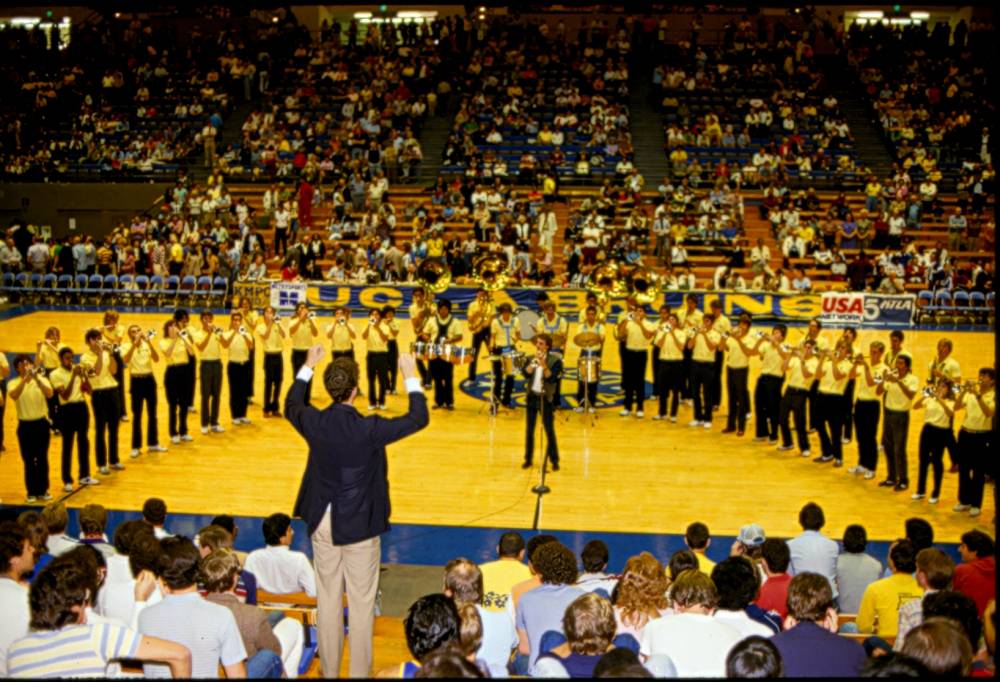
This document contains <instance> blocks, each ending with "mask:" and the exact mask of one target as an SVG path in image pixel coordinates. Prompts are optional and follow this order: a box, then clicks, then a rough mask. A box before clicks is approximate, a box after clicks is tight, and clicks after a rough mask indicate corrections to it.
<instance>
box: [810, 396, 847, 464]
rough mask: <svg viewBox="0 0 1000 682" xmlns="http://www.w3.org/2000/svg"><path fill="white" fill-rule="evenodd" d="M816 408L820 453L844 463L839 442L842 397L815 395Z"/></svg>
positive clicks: (842, 421) (840, 435)
mask: <svg viewBox="0 0 1000 682" xmlns="http://www.w3.org/2000/svg"><path fill="white" fill-rule="evenodd" d="M816 407H817V410H818V411H819V421H818V422H816V428H817V430H818V431H819V447H820V451H821V452H822V453H823V456H824V457H833V458H834V459H835V460H837V461H838V462H842V461H844V444H843V443H842V442H841V438H843V432H844V412H843V407H844V396H843V395H841V394H839V393H817V394H816Z"/></svg>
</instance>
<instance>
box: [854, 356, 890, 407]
mask: <svg viewBox="0 0 1000 682" xmlns="http://www.w3.org/2000/svg"><path fill="white" fill-rule="evenodd" d="M888 372H889V368H888V367H886V366H885V363H884V362H880V363H878V364H877V365H872V366H871V374H872V380H874V379H875V377H876V376H882V377H884V376H885V375H886V374H887V373H888ZM854 388H855V391H854V395H855V397H856V398H857V399H858V400H861V401H866V400H879V396H878V394H877V393H875V389H876V388H878V384H875V385H874V386H869V385H868V381H867V380H866V379H865V370H864V368H862V367H859V368H858V378H857V379H856V380H855V382H854Z"/></svg>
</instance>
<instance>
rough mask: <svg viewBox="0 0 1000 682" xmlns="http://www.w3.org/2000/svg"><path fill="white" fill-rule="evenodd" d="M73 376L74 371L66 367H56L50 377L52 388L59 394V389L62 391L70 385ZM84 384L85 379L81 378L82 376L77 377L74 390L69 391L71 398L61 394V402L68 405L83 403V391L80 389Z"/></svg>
mask: <svg viewBox="0 0 1000 682" xmlns="http://www.w3.org/2000/svg"><path fill="white" fill-rule="evenodd" d="M72 378H73V373H72V372H70V371H69V370H68V369H66V368H65V367H60V368H59V369H54V370H52V371H51V372H50V373H49V379H50V380H51V381H52V388H53V389H54V390H55V391H56V394H57V395H59V391H62V390H63V389H65V388H66V387H67V386H69V383H70V380H71V379H72ZM82 385H83V381H81V380H80V377H77V378H76V381H74V382H73V390H71V391H70V392H69V398H68V399H63V397H62V395H59V404H60V405H66V404H68V403H82V402H83V391H82V390H81V389H80V387H81V386H82Z"/></svg>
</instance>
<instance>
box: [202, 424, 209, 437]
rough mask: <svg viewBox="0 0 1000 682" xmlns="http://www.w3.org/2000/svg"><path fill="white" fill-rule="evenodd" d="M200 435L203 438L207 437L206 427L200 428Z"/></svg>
mask: <svg viewBox="0 0 1000 682" xmlns="http://www.w3.org/2000/svg"><path fill="white" fill-rule="evenodd" d="M201 435H203V436H207V435H208V427H207V426H203V427H201Z"/></svg>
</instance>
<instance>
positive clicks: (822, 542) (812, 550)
mask: <svg viewBox="0 0 1000 682" xmlns="http://www.w3.org/2000/svg"><path fill="white" fill-rule="evenodd" d="M799 525H800V526H802V533H800V534H799V535H797V536H795V537H794V538H792V539H791V540H789V541H788V551H789V552H790V553H791V558H792V563H791V567H790V568H789V571H788V572H789V573H791V574H792V575H797V574H799V573H806V572H810V573H818V574H820V575H821V576H823V577H824V578H826V579H827V582H829V583H830V589H831V590H832V591H833V597H834V599H836V598H837V583H836V580H837V554H838V553H839V548H838V547H837V543H836V542H834V541H833V540H831V539H830V538H828V537H826V536H824V535H823V534H821V533H820V530H821V529H822V528H823V526H824V525H826V517H825V516H824V515H823V510H822V509H821V508H820V506H819V505H818V504H816V503H815V502H810V503H808V504H806V505H805V506H804V507H802V510H801V511H800V512H799Z"/></svg>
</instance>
